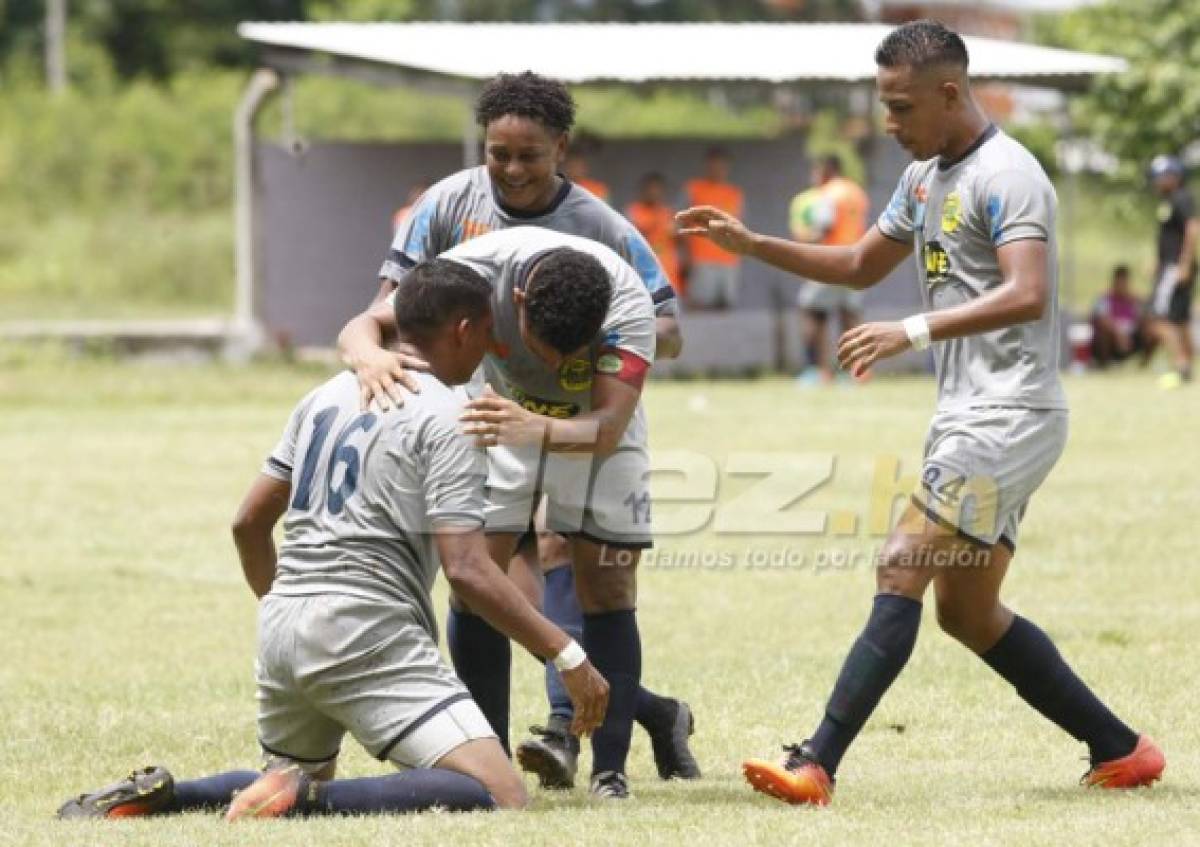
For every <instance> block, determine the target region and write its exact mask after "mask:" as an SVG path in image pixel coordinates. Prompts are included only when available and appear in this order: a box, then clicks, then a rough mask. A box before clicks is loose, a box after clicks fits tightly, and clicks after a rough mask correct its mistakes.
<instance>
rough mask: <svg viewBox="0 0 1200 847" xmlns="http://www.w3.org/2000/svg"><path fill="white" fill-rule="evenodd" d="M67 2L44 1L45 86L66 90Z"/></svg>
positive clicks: (55, 89)
mask: <svg viewBox="0 0 1200 847" xmlns="http://www.w3.org/2000/svg"><path fill="white" fill-rule="evenodd" d="M66 40H67V0H46V85H47V87H48V88H49V89H50V91H51V92H52V93H54V94H62V93H63V92H64V91H66V90H67V47H66Z"/></svg>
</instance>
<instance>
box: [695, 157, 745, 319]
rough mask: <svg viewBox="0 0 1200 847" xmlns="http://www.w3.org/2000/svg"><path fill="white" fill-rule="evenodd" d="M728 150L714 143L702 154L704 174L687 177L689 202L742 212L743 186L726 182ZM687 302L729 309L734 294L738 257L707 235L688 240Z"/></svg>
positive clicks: (735, 213)
mask: <svg viewBox="0 0 1200 847" xmlns="http://www.w3.org/2000/svg"><path fill="white" fill-rule="evenodd" d="M729 167H730V158H729V151H727V150H725V149H723V148H721V147H713V148H711V149H710V150H709V151H708V152H707V153H705V155H704V175H703V176H702V177H700V178H699V179H693V180H689V181H688V183H687V186H686V192H685V193H686V197H687V205H688V206H713V207H715V208H717V209H720V210H721V211H722V212H725V213H727V214H730V215H733V216H735V217H740V216H741V215H742V206H743V202H742V190H741V189H740V188H738V187H737V186H736V185H733V184H732V183H730V182H729ZM687 248H688V260H689V262H688V264H689V268H688V273H687V289H688V295H689V297H688V301H687V302H688V304H689V305H691V306H693V307H694V308H697V309H728V308H730V307H732V306H733V303H734V300H735V299H736V298H737V287H738V261H739V260H738V257H737V255H736V254H734V253H730V252H729V251H728V250H725V249H723V248H721V247H718V246H717V245H716V244H714V243H713V242H712V241H710V240H709V239H707V238H702V237H699V236H692V237H691V238H689V239H688V240H687Z"/></svg>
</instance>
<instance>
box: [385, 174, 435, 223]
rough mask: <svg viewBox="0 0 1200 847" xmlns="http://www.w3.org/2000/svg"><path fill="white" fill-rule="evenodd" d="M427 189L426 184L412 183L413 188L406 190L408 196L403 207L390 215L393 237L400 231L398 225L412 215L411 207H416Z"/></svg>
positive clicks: (427, 185) (427, 184)
mask: <svg viewBox="0 0 1200 847" xmlns="http://www.w3.org/2000/svg"><path fill="white" fill-rule="evenodd" d="M428 188H429V183H428V182H416V183H413V187H412V188H410V189H408V196H407V197H405V198H404V205H403V206H401V207H400V208H399V209H397V210H396V211H395V212H394V213H393V214H392V235H395V234H396V232H397V230H399V229H400V224H402V223H404V220H405V218H407V217H408V216H409V214H411V213H412V210H413V207H414V206H416V205H417V201H418V200H420V199H421V195H422V194H424V193H425V191H426V189H428Z"/></svg>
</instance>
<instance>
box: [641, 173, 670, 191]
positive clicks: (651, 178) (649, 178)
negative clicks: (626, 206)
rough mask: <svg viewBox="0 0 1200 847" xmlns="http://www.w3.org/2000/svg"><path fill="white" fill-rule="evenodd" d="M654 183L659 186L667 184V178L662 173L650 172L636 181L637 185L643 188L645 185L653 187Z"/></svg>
mask: <svg viewBox="0 0 1200 847" xmlns="http://www.w3.org/2000/svg"><path fill="white" fill-rule="evenodd" d="M656 182H657V183H659V184H661V185H666V184H667V177H666V175H665V174H664V173H663V172H662V171H650V172H649V173H646V174H642V178H641V179H640V180H638V185H640V186H642V187H643V188H645V187H646V186H647V185H653V184H654V183H656Z"/></svg>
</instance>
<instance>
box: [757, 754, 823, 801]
mask: <svg viewBox="0 0 1200 847" xmlns="http://www.w3.org/2000/svg"><path fill="white" fill-rule="evenodd" d="M783 749H784V750H785V751H786V752H787V754H788V755H787V757H786V758H785V759H784V760H783V762H781V763H776V762H768V761H766V760H765V759H750V760H748V761H746V762H743V763H742V773H743V774H745V775H746V781H747V782H749V783H750V785H751V787H753V788H754V790H755V791H759V792H762V793H763V794H766V795H768V796H770V797H774V798H775V799H776V800H782V801H783V802H785V803H791V804H793V805H809V806H827V805H829V801H830V800H832V799H833V778H832V777H830V776H829V774H828V773H826V771H825V768H824V767H823V766H822V765H821V763H820V762H818V761H817V757H816V755H814V754H813V752H812V750H811V748H810V747H809V746H808V744H807V742H806V743H804V744H787V745H784V748H783Z"/></svg>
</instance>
